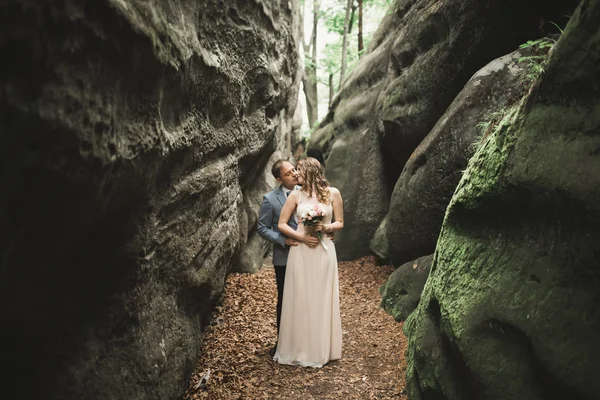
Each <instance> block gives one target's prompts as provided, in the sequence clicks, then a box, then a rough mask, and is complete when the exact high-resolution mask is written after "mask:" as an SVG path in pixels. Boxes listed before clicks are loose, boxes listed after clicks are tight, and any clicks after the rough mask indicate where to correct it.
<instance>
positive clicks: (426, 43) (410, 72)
mask: <svg viewBox="0 0 600 400" xmlns="http://www.w3.org/2000/svg"><path fill="white" fill-rule="evenodd" d="M577 3H578V2H577V1H576V0H570V1H567V2H559V1H552V2H547V1H542V0H528V1H516V0H515V1H503V2H500V1H477V0H449V1H438V0H416V1H415V0H398V1H397V2H396V3H395V5H394V6H393V9H391V10H390V13H389V14H388V16H387V17H386V19H385V20H384V21H383V22H382V24H381V25H380V27H379V29H378V32H377V33H376V35H375V37H374V39H373V41H372V43H371V45H370V48H369V51H368V53H367V54H365V55H364V56H363V58H362V59H361V61H360V62H359V63H358V64H357V66H356V67H355V69H354V70H353V71H352V73H351V74H350V75H349V77H348V79H347V80H346V82H345V83H344V86H343V88H342V90H341V91H340V93H339V94H338V96H337V97H336V98H335V99H334V101H333V105H332V108H331V111H330V113H329V115H328V116H327V117H326V119H325V120H324V121H322V122H321V124H320V125H319V129H318V130H317V131H316V132H315V134H314V135H313V137H312V138H311V142H310V144H309V147H313V148H318V149H319V150H321V151H322V152H323V153H324V154H326V156H327V160H326V161H327V163H326V167H327V171H326V173H327V176H328V178H329V180H330V182H331V183H332V185H334V186H336V187H338V188H339V189H340V191H341V193H342V196H343V197H344V202H345V228H344V231H343V232H341V233H340V234H339V235H338V236H337V237H336V244H337V248H338V256H339V257H340V259H342V260H346V259H352V258H356V257H359V256H363V255H365V254H368V253H370V249H369V244H370V242H371V239H372V238H373V235H374V233H375V231H376V230H377V228H378V226H379V225H380V223H381V221H382V219H383V218H384V216H385V215H386V213H387V211H388V206H389V201H390V200H389V199H390V196H391V194H392V190H393V187H394V185H395V183H396V180H397V179H398V176H399V175H400V172H401V171H402V168H403V167H404V164H405V163H406V161H407V159H408V158H409V156H410V154H411V153H413V151H414V150H415V148H416V147H417V146H418V145H419V143H420V142H421V141H422V140H423V139H424V138H425V137H426V136H427V135H428V134H429V132H430V131H431V129H432V128H433V127H434V125H435V124H436V122H437V121H438V119H439V118H440V117H441V116H442V114H443V113H444V111H445V110H446V109H447V108H448V106H449V105H450V103H451V102H452V100H453V99H454V98H455V97H456V96H457V95H458V93H459V92H460V91H461V90H462V89H463V87H464V85H465V84H466V83H467V82H468V81H469V79H470V78H471V77H472V76H473V74H474V73H475V72H476V71H477V70H479V69H480V68H482V67H483V66H484V65H486V64H487V63H488V62H490V61H492V60H494V59H496V58H498V57H500V56H502V55H505V54H507V53H509V52H511V51H513V50H514V49H516V48H517V47H518V46H519V44H521V43H524V42H525V41H526V40H528V39H531V38H532V37H537V36H538V35H539V31H538V26H539V20H540V17H542V14H541V12H542V11H541V10H543V17H544V18H545V19H546V20H555V21H556V20H559V19H560V16H561V15H563V14H565V13H566V11H570V10H573V9H574V8H575V6H576V4H577ZM507 27H510V29H507ZM438 229H439V227H438ZM430 251H431V249H430ZM425 254H427V253H422V254H418V255H417V256H420V255H425ZM417 256H415V257H417ZM415 257H413V258H415Z"/></svg>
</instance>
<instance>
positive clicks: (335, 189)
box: [329, 186, 340, 196]
mask: <svg viewBox="0 0 600 400" xmlns="http://www.w3.org/2000/svg"><path fill="white" fill-rule="evenodd" d="M329 192H330V193H331V195H332V196H340V191H339V190H338V189H337V188H334V187H333V186H329Z"/></svg>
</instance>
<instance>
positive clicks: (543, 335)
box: [405, 0, 600, 400]
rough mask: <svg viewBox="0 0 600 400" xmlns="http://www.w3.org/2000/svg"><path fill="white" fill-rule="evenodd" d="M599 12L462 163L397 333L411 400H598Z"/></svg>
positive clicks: (563, 42)
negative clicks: (414, 303)
mask: <svg viewBox="0 0 600 400" xmlns="http://www.w3.org/2000/svg"><path fill="white" fill-rule="evenodd" d="M599 24H600V1H599V0H584V1H582V3H581V5H580V6H579V8H578V9H577V11H576V12H575V13H574V14H573V17H572V20H571V22H570V23H569V25H568V26H567V28H566V29H565V32H564V34H563V36H562V37H561V39H560V40H559V42H558V43H557V44H556V45H555V47H554V48H553V49H552V51H551V52H550V58H549V60H548V64H547V66H546V72H545V73H544V74H543V75H542V76H541V78H540V80H539V81H538V82H537V83H536V85H535V86H534V87H533V88H532V91H531V93H530V94H529V95H528V96H526V97H525V98H524V101H523V102H522V103H520V104H519V106H517V107H515V108H514V109H512V110H511V112H510V113H509V114H508V115H507V116H506V117H505V119H504V120H503V122H502V123H501V124H500V126H499V127H498V128H497V129H496V130H495V131H494V132H493V134H491V135H490V136H489V137H488V138H487V139H486V140H485V141H484V142H483V144H482V146H481V147H480V148H479V149H478V151H477V152H476V154H475V155H474V157H473V158H472V159H471V160H470V162H469V165H468V168H467V171H466V173H465V174H464V176H463V178H462V180H461V182H460V183H459V186H458V188H457V190H456V193H455V194H454V196H453V198H452V200H451V203H450V205H449V207H448V211H447V214H446V218H445V220H444V224H443V227H442V232H441V235H440V240H439V242H438V245H437V248H436V252H435V255H434V260H433V264H432V267H431V273H430V275H429V279H428V280H427V283H426V285H425V289H424V291H423V294H422V297H421V302H420V303H419V306H418V308H417V310H416V311H415V312H414V313H413V314H411V316H410V317H409V319H408V320H407V322H406V324H405V331H406V333H407V335H408V337H409V350H408V376H407V381H408V386H409V396H410V398H411V399H412V400H421V399H431V398H439V399H448V400H459V399H460V400H470V399H488V400H500V399H502V400H504V399H506V400H508V399H516V398H519V399H532V400H542V399H543V400H549V399H550V400H551V399H565V398H568V399H577V400H583V399H586V400H590V399H600V381H599V380H598V379H597V371H599V370H600V342H599V341H598V332H600V309H599V308H598V301H599V297H598V287H599V285H600V262H599V255H600V229H599V228H600V226H599V224H600V108H599V104H600V69H599V65H600V31H598V26H599Z"/></svg>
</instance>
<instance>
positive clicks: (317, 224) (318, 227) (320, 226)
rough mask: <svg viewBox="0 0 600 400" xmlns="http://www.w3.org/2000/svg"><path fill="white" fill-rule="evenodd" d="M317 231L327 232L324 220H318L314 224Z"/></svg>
mask: <svg viewBox="0 0 600 400" xmlns="http://www.w3.org/2000/svg"><path fill="white" fill-rule="evenodd" d="M312 227H313V230H314V231H315V232H325V228H324V227H323V222H322V221H318V222H315V224H314V225H313V226H312Z"/></svg>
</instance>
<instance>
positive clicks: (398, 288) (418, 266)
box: [379, 254, 433, 321]
mask: <svg viewBox="0 0 600 400" xmlns="http://www.w3.org/2000/svg"><path fill="white" fill-rule="evenodd" d="M432 259H433V254H430V255H428V256H424V257H419V258H417V259H416V260H413V261H409V262H407V263H405V264H402V265H401V266H399V267H398V268H396V270H395V271H394V272H393V273H392V274H391V275H390V277H389V278H388V280H387V282H386V283H385V284H384V285H383V286H382V287H381V289H380V290H379V291H380V292H381V307H382V308H383V309H384V310H385V311H386V312H387V313H388V314H390V315H391V316H393V317H394V318H395V319H396V321H404V320H405V319H406V318H408V316H409V315H410V313H412V312H413V311H414V310H415V309H416V308H417V305H418V304H419V300H420V299H421V292H422V291H423V287H424V286H425V282H426V281H427V277H428V276H429V269H430V268H431V260H432Z"/></svg>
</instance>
